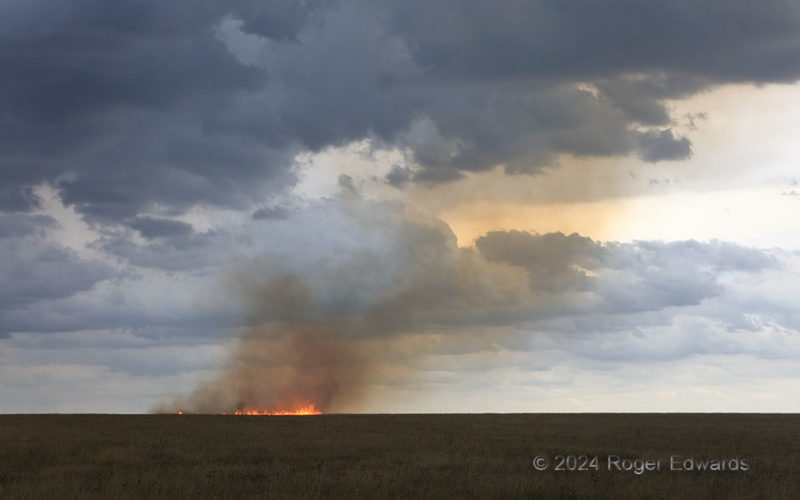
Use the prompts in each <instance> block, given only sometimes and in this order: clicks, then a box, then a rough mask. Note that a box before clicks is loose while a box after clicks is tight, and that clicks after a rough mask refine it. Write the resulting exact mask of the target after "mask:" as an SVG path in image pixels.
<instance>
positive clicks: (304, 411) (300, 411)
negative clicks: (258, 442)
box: [223, 403, 322, 415]
mask: <svg viewBox="0 0 800 500" xmlns="http://www.w3.org/2000/svg"><path fill="white" fill-rule="evenodd" d="M223 415H322V412H321V411H319V410H317V407H316V406H314V403H311V404H308V405H306V406H301V407H299V408H295V409H294V410H236V411H235V412H233V413H223Z"/></svg>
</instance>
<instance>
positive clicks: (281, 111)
mask: <svg viewBox="0 0 800 500" xmlns="http://www.w3.org/2000/svg"><path fill="white" fill-rule="evenodd" d="M0 15H2V17H3V19H6V20H7V22H6V23H5V24H4V27H3V28H2V33H0V44H2V47H3V50H2V54H3V55H2V66H3V67H4V68H5V69H6V71H4V77H3V79H2V82H0V86H1V88H2V96H3V97H2V99H3V100H4V101H3V102H4V106H3V107H4V109H6V110H7V113H5V114H4V115H3V118H2V120H3V121H2V123H3V130H4V131H5V133H4V134H3V137H2V138H1V139H0V141H2V142H1V143H0V145H2V151H3V153H2V155H0V178H2V180H3V188H2V190H0V206H3V207H5V208H7V209H15V210H18V209H21V210H25V209H30V208H33V207H35V206H36V203H37V200H36V198H35V196H33V193H32V191H31V186H32V185H35V184H38V183H41V182H49V183H51V184H54V185H56V186H57V187H58V188H59V190H60V191H59V192H60V193H61V196H62V199H63V200H64V201H65V202H66V203H68V204H72V205H74V206H76V207H77V208H78V209H79V210H80V211H81V213H83V214H85V215H87V216H90V217H92V218H93V219H95V220H100V221H106V222H109V221H120V220H124V219H129V218H131V217H135V216H137V215H139V214H140V213H142V212H143V211H144V209H146V208H148V207H153V206H160V207H164V206H166V207H168V208H170V209H173V210H177V211H182V210H185V209H187V208H188V207H191V206H194V205H197V204H206V205H214V206H224V207H235V208H250V209H252V205H254V204H255V203H256V202H257V200H259V199H261V198H263V196H269V195H270V194H275V193H278V192H281V191H282V190H284V189H286V188H287V187H288V186H291V185H292V184H293V183H294V182H295V181H296V177H295V173H294V170H293V161H292V158H293V157H294V155H295V154H296V153H297V152H299V151H304V150H312V151H319V150H321V149H323V148H325V147H328V146H336V145H341V144H344V143H347V142H349V141H355V140H360V139H363V138H365V137H371V138H373V139H374V140H375V141H376V143H379V144H383V145H386V146H389V147H402V148H408V149H409V150H410V152H411V153H412V155H411V158H412V160H413V161H412V164H410V165H407V166H402V167H401V169H397V170H395V171H393V173H392V174H391V175H390V178H389V179H388V180H389V182H391V183H392V184H393V185H402V184H403V183H404V181H405V180H406V179H407V178H413V179H416V180H418V181H421V182H444V181H447V180H451V179H454V178H458V177H459V175H460V174H461V172H464V171H476V170H485V169H489V168H492V167H495V166H498V165H502V166H504V167H505V169H506V171H508V172H512V173H522V172H536V171H538V170H539V169H541V168H542V167H543V166H545V165H552V164H553V162H554V160H555V158H557V156H558V155H560V154H574V155H581V156H614V155H630V154H636V155H639V156H640V157H641V158H642V159H644V160H645V161H651V162H656V161H664V160H680V159H685V158H687V157H688V156H689V154H690V153H691V144H690V142H689V141H690V139H689V138H687V137H681V136H677V135H675V134H674V132H672V131H671V130H670V128H669V127H670V125H671V123H672V121H673V118H672V117H671V116H670V113H669V111H668V108H667V106H666V104H665V101H666V100H668V99H677V98H682V97H685V96H687V95H691V94H693V93H696V92H698V91H700V90H703V89H706V88H708V87H710V86H712V85H717V84H723V83H730V82H755V83H767V82H790V81H795V80H796V79H797V78H798V76H799V75H800V65H798V64H797V61H798V60H800V57H798V55H799V54H798V51H800V47H798V44H797V43H796V42H795V40H796V38H797V35H798V30H800V28H798V26H800V23H799V22H798V20H799V19H800V14H798V7H797V5H796V4H795V3H793V2H788V1H780V0H774V1H769V2H761V3H759V4H758V5H757V6H756V5H755V4H752V5H751V4H747V3H742V4H736V5H730V4H729V2H723V1H719V2H699V3H698V2H690V1H678V2H668V3H641V2H630V1H627V0H618V1H614V2H603V3H602V4H598V3H596V2H590V1H586V2H577V3H574V2H573V3H570V4H569V5H568V4H564V3H563V2H551V1H536V2H512V1H506V0H503V1H500V2H491V3H486V2H476V1H466V2H464V1H444V2H437V3H435V4H431V3H430V2H419V1H409V2H395V1H388V0H387V1H379V2H363V1H361V0H315V1H307V2H299V3H298V2H287V1H282V0H270V1H266V2H252V1H249V0H237V1H234V2H225V3H213V2H211V3H209V2H204V3H202V4H200V5H198V4H196V3H194V2H185V1H180V2H170V3H169V5H165V4H163V2H155V1H144V2H136V3H135V4H133V3H131V4H124V5H119V6H116V7H115V8H114V9H111V8H109V7H108V5H107V4H106V3H105V2H101V1H97V0H82V1H80V2H70V3H64V2H54V1H51V0H37V1H34V2H30V1H25V2H22V1H11V2H5V3H4V5H3V7H2V11H1V12H0ZM475 26H480V27H481V29H475ZM245 53H246V54H245ZM420 127H422V128H420ZM641 127H646V128H645V129H644V130H642V128H641ZM403 168H413V169H414V175H410V174H409V172H408V171H407V170H403Z"/></svg>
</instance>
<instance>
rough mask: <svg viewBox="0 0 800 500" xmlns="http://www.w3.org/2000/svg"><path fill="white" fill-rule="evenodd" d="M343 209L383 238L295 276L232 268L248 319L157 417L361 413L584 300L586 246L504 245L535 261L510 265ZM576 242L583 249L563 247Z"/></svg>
mask: <svg viewBox="0 0 800 500" xmlns="http://www.w3.org/2000/svg"><path fill="white" fill-rule="evenodd" d="M326 208H327V207H326ZM347 208H348V210H351V209H352V210H353V212H352V213H350V215H349V216H352V217H353V218H354V220H356V226H352V227H351V226H348V227H349V228H350V229H346V230H347V231H353V234H357V233H358V231H357V230H356V229H354V228H355V227H361V228H362V229H363V228H365V229H366V230H367V231H381V230H384V231H386V233H387V234H390V235H391V238H389V239H388V240H379V243H376V244H375V246H374V247H367V246H366V244H365V245H364V246H359V247H358V248H356V249H353V250H351V251H350V253H348V254H346V255H344V256H342V255H339V256H336V255H326V254H322V257H321V258H322V261H319V262H318V265H317V266H314V265H311V266H306V267H302V268H299V269H298V268H296V267H295V268H294V270H293V271H288V270H287V269H289V268H290V267H291V266H288V263H287V262H282V261H281V260H275V259H272V258H271V257H270V258H269V259H268V258H266V257H265V258H264V259H262V260H257V261H250V262H242V263H240V267H239V268H238V270H237V271H236V272H233V273H231V274H230V275H229V277H228V280H227V281H228V285H227V286H226V287H224V288H226V289H227V293H232V294H234V295H235V296H236V297H239V298H240V300H241V301H242V302H243V303H244V304H245V306H246V307H245V309H246V311H247V316H248V317H247V318H246V321H245V323H246V324H247V325H248V326H246V327H244V328H243V329H242V336H241V338H239V339H238V340H237V344H236V350H235V354H234V356H233V357H232V359H231V360H230V362H229V363H228V364H227V365H226V366H225V368H224V369H223V371H222V373H221V374H220V375H219V376H217V377H216V378H215V379H213V380H211V381H208V382H206V383H204V384H201V385H199V386H198V387H197V388H196V389H195V390H194V391H193V392H191V393H190V394H189V395H188V396H186V397H183V398H180V399H179V400H177V401H175V402H173V403H171V404H168V405H163V406H161V407H159V408H157V409H156V411H160V412H173V411H178V410H182V411H184V412H200V413H221V412H234V411H236V410H245V411H246V410H267V411H275V410H290V409H292V408H298V407H301V406H304V405H308V404H311V403H313V404H315V405H316V407H317V408H318V409H319V410H322V411H323V412H337V411H338V412H344V411H358V410H359V409H360V408H363V403H364V397H365V396H367V395H368V393H369V391H370V389H372V388H375V387H377V386H379V385H381V384H383V385H386V384H388V385H393V387H394V388H398V387H400V386H398V385H397V384H401V385H402V384H410V383H414V382H415V381H414V377H415V376H416V373H417V368H418V366H419V362H420V361H421V360H423V359H424V358H425V356H426V355H427V354H428V353H430V352H452V353H461V352H473V353H478V354H479V355H480V353H486V354H487V355H489V356H491V352H492V350H493V349H495V347H496V346H497V345H499V344H502V342H504V341H507V340H509V338H510V335H513V328H512V327H511V326H512V325H513V324H514V323H516V322H518V321H525V320H530V319H531V318H532V317H533V316H534V315H537V314H540V313H541V312H542V311H544V310H545V309H553V310H555V309H558V308H559V307H560V306H558V304H557V301H558V300H559V299H558V297H560V295H559V294H560V293H561V292H568V294H572V295H574V294H575V293H578V292H580V291H581V289H582V288H581V287H580V286H578V285H581V286H582V283H583V281H582V280H579V279H578V280H577V281H576V277H575V276H574V274H575V273H577V272H578V271H576V270H575V269H573V268H572V267H571V266H570V263H572V261H573V260H574V261H575V262H578V263H582V262H583V261H584V260H586V258H588V257H586V258H584V257H585V256H583V254H584V253H587V252H588V254H591V252H592V251H595V250H594V247H593V246H592V243H591V241H590V240H586V239H579V238H576V237H567V236H565V235H563V234H560V233H559V234H558V235H555V236H552V237H545V236H541V235H531V234H528V233H525V234H522V233H520V234H519V235H517V236H518V237H516V238H515V239H514V238H512V240H513V241H510V243H509V244H511V245H513V246H515V247H520V248H521V249H522V250H524V252H532V253H534V254H536V255H527V254H526V255H527V257H526V258H531V259H533V260H532V261H531V262H527V261H520V262H517V261H518V260H520V259H522V257H519V258H516V257H515V258H511V257H513V255H511V256H509V255H506V254H497V252H496V251H494V250H496V248H495V247H494V246H492V245H493V243H492V242H494V241H497V244H501V245H504V244H506V243H503V242H504V241H506V239H508V238H506V239H503V238H500V236H503V234H496V235H493V236H492V241H491V242H490V241H488V240H487V241H484V242H483V243H484V244H482V245H480V248H459V247H458V245H457V243H456V238H455V236H454V235H453V233H452V232H451V231H450V229H449V227H448V226H447V225H445V224H443V223H442V222H441V221H440V220H438V219H435V218H427V219H426V218H424V217H423V218H418V217H414V216H412V215H410V214H409V213H408V212H407V211H405V210H402V209H399V208H397V207H396V206H387V205H381V204H365V205H364V206H363V207H361V209H359V210H355V209H353V207H352V206H348V207H347ZM348 220H350V219H348ZM338 229H339V228H337V230H338ZM340 233H341V234H344V233H343V232H340ZM526 235H527V236H526ZM346 236H347V237H350V236H351V233H347V234H346ZM528 239H532V240H534V243H529V242H528ZM517 240H519V241H517ZM540 240H541V241H540ZM551 240H552V241H551ZM584 240H586V241H584ZM537 242H538V243H537ZM547 242H549V243H550V244H549V245H544V246H542V245H543V244H544V243H547ZM576 242H577V243H576ZM324 243H325V242H322V243H320V245H321V247H320V248H325V249H327V248H328V247H327V246H325V245H324ZM293 244H296V242H295V243H293ZM571 244H572V245H571ZM575 244H579V245H578V246H579V247H580V248H577V249H571V247H572V246H575ZM554 245H555V247H557V248H551V247H553V246H554ZM296 247H297V248H299V250H298V252H300V251H302V248H301V245H299V244H297V245H296ZM562 247H563V248H562ZM584 247H585V248H584ZM293 248H294V247H293ZM570 249H571V250H570ZM489 250H493V251H494V252H489ZM484 251H487V252H489V254H490V255H489V257H491V258H487V256H485V255H483V252H484ZM576 252H577V253H576ZM506 253H507V252H506ZM495 254H497V255H495ZM589 256H591V255H589ZM270 259H271V260H270ZM565 259H566V260H565ZM523 260H524V259H523ZM587 262H589V261H587ZM584 264H585V263H584ZM585 265H588V264H585ZM551 268H552V272H550V271H549V270H550V269H551ZM543 269H544V270H547V271H548V272H544V271H543ZM581 273H582V271H581ZM562 275H563V276H562ZM581 276H583V274H581ZM581 276H578V278H580V277H581ZM568 285H569V286H568ZM365 291H366V292H365ZM568 300H572V299H568Z"/></svg>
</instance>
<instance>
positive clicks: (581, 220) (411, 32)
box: [0, 0, 800, 413]
mask: <svg viewBox="0 0 800 500" xmlns="http://www.w3.org/2000/svg"><path fill="white" fill-rule="evenodd" d="M0 19H2V20H3V21H2V22H0V66H1V67H3V68H4V69H3V72H2V74H0V103H1V104H0V109H2V113H0V124H2V125H1V126H2V134H0V278H2V279H0V412H3V413H24V412H37V413H39V412H44V413H50V412H62V413H66V412H108V413H144V412H150V411H167V412H172V411H178V410H182V411H198V412H210V413H218V412H228V411H234V410H236V409H268V410H273V409H285V408H291V407H294V406H299V405H303V404H307V403H313V404H315V405H317V406H318V407H319V408H320V409H322V410H323V411H326V412H401V413H418V412H423V413H426V412H481V413H483V412H596V411H602V412H630V411H657V412H684V411H701V412H729V411H733V412H798V411H800V397H798V396H800V299H799V298H798V295H797V293H796V291H797V289H798V286H800V170H798V163H799V162H800V148H798V146H797V140H796V137H797V136H798V134H800V125H798V124H800V83H799V81H800V4H798V3H797V2H794V1H791V0H783V1H780V0H766V1H763V2H758V3H755V2H729V1H722V0H716V1H714V0H703V1H694V0H692V1H690V0H676V1H672V2H639V1H633V0H612V1H607V2H594V1H590V0H575V1H566V2H565V1H555V0H540V1H535V0H530V1H526V0H498V1H492V2H488V1H478V0H437V1H434V2H431V1H425V2H421V1H418V0H405V1H394V0H370V1H367V0H305V1H302V2H299V1H293V0H261V1H253V0H233V1H230V2H214V1H210V0H198V1H191V2H190V1H188V0H176V1H172V2H160V1H156V0H126V1H121V2H114V3H113V4H111V3H109V2H107V1H103V0H77V1H74V2H59V1H55V0H25V1H22V0H9V1H5V2H2V3H0Z"/></svg>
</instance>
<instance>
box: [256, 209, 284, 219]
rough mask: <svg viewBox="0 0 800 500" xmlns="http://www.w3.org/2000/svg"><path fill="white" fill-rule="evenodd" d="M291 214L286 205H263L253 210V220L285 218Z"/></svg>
mask: <svg viewBox="0 0 800 500" xmlns="http://www.w3.org/2000/svg"><path fill="white" fill-rule="evenodd" d="M289 215H291V212H290V211H289V209H288V208H286V207H280V206H274V207H261V208H259V209H258V210H256V211H255V212H253V216H252V217H253V220H269V219H285V218H287V217H289Z"/></svg>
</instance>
